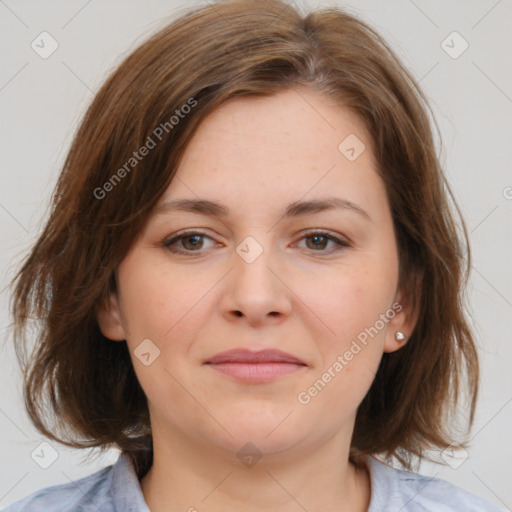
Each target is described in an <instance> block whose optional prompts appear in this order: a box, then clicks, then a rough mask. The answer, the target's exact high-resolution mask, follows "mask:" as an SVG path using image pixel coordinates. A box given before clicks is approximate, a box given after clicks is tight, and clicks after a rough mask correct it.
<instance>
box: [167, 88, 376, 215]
mask: <svg viewBox="0 0 512 512" xmlns="http://www.w3.org/2000/svg"><path fill="white" fill-rule="evenodd" d="M346 141H348V143H347V142H346ZM347 145H348V146H352V147H353V148H354V151H355V152H356V153H355V155H356V158H355V159H354V158H353V153H354V152H352V153H348V156H349V157H350V158H347V154H346V152H345V153H344V151H346V149H347ZM349 149H350V147H349ZM336 192H339V193H340V194H342V195H344V196H350V197H348V199H349V200H353V201H354V202H364V203H366V204H369V203H372V202H374V203H375V202H377V203H382V201H383V194H384V195H385V190H384V186H383V183H382V181H381V178H380V177H379V176H378V174H377V172H376V170H375V163H374V160H373V153H372V150H371V140H370V138H369V135H368V133H367V131H366V129H365V126H364V123H363V122H362V121H361V120H360V119H359V117H358V116H357V115H356V114H355V113H353V112H352V111H350V110H349V109H347V108H344V107H342V106H339V105H334V104H333V103H332V102H330V101H328V100H326V99H325V98H324V97H322V96H320V95H318V94H317V93H314V92H311V91H309V90H304V89H301V90H299V89H291V90H287V91H282V92H280V93H278V94H275V95H272V96H260V97H254V96H247V97H244V96H242V97H237V98H233V99H230V100H228V101H227V102H225V103H223V104H222V105H220V106H219V107H217V109H215V110H214V111H213V112H212V113H211V114H210V115H209V116H207V117H206V118H205V119H204V120H203V121H202V123H201V124H200V125H199V127H198V129H197V130H196V132H195V134H194V136H193V137H192V139H191V140H190V141H189V144H188V146H187V149H186V151H185V153H184V155H183V158H182V160H181V162H180V165H179V167H178V169H177V172H176V175H175V177H174V179H173V181H172V182H171V184H170V186H169V188H168V190H167V191H166V192H165V193H164V195H163V197H162V199H161V201H160V203H162V202H165V201H168V200H169V199H171V198H184V197H187V198H196V199H197V198H202V199H203V198H205V199H213V200H218V201H221V202H224V203H229V204H230V205H237V204H238V206H240V207H246V208H247V207H249V205H252V206H254V207H256V206H258V205H259V206H260V207H261V206H265V207H271V206H272V205H273V204H276V207H279V208H281V207H282V204H283V203H285V202H286V203H287V204H288V203H289V202H290V201H292V200H300V199H302V198H307V199H312V198H314V197H315V196H318V197H319V196H325V195H332V194H333V193H336ZM305 196H307V197H305ZM235 209H236V206H235Z"/></svg>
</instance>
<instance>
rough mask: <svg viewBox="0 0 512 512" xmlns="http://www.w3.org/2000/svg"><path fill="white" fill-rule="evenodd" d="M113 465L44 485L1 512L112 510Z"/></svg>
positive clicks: (88, 511)
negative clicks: (68, 479)
mask: <svg viewBox="0 0 512 512" xmlns="http://www.w3.org/2000/svg"><path fill="white" fill-rule="evenodd" d="M112 468H113V466H108V467H106V468H103V469H101V470H99V471H97V472H96V473H93V474H92V475H89V476H86V477H84V478H81V479H79V480H75V481H73V482H69V483H65V484H60V485H53V486H51V487H45V488H44V489H40V490H39V491H35V492H33V493H31V494H29V495H28V496H26V497H25V498H23V499H21V500H19V501H16V502H15V503H13V504H12V505H9V506H8V507H7V508H5V509H4V511H3V512H40V511H42V510H45V511H48V512H51V511H57V510H58V511H59V512H72V511H73V512H75V511H80V512H93V511H94V512H97V511H98V510H101V511H102V512H110V511H113V510H114V508H113V506H112V498H111V494H110V492H109V491H110V488H111V480H112V472H113V471H112Z"/></svg>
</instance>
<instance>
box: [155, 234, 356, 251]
mask: <svg viewBox="0 0 512 512" xmlns="http://www.w3.org/2000/svg"><path fill="white" fill-rule="evenodd" d="M194 235H199V236H203V237H206V238H210V240H211V239H212V238H211V237H210V236H208V235H207V234H206V233H203V232H201V231H186V232H183V233H178V234H177V235H176V236H173V237H172V238H171V239H169V240H164V241H163V243H162V245H163V246H164V247H166V248H167V249H168V250H169V251H170V252H172V253H174V254H183V255H191V254H197V255H202V254H203V253H204V251H205V250H206V249H205V250H199V251H190V250H182V249H176V248H173V247H172V246H173V245H174V244H175V243H176V242H178V241H179V240H181V239H183V238H186V237H189V236H194ZM313 236H321V237H323V238H327V239H328V240H330V241H332V242H334V243H335V244H336V245H337V246H336V247H335V248H334V249H332V250H330V251H315V250H313V249H310V250H311V251H313V252H318V253H320V254H322V253H323V254H331V253H333V252H338V251H341V250H344V249H345V248H348V247H350V244H348V243H347V242H344V241H343V240H340V239H339V238H337V237H335V236H333V235H332V234H330V233H329V232H328V231H322V230H309V231H306V232H304V233H303V236H302V238H301V240H302V239H304V238H311V237H313Z"/></svg>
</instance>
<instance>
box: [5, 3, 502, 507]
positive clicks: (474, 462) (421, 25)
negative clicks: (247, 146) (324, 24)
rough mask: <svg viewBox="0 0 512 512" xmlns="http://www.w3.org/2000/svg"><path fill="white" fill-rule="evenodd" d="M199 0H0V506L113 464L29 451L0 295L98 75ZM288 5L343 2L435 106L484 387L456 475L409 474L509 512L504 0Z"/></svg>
mask: <svg viewBox="0 0 512 512" xmlns="http://www.w3.org/2000/svg"><path fill="white" fill-rule="evenodd" d="M205 3H206V1H203V2H187V3H186V4H185V3H184V2H181V3H178V2H174V1H170V0H167V1H164V0H144V1H142V0H137V1H135V0H130V1H126V0H109V1H98V0H89V1H86V0H72V1H70V0H67V1H64V0H46V1H44V2H38V1H36V0H33V1H15V0H0V55H1V66H0V119H1V126H0V130H1V131H0V141H1V152H0V155H1V157H0V169H1V187H0V225H1V233H0V244H1V248H2V250H1V256H0V258H1V260H0V264H1V266H2V269H3V272H2V273H1V274H0V276H1V279H2V280H1V283H0V289H1V296H0V301H1V304H0V315H1V316H0V318H1V324H0V327H1V331H0V332H1V345H0V347H1V349H0V354H1V357H0V389H1V402H0V432H1V436H0V476H1V477H0V507H4V506H6V505H8V504H10V503H11V502H13V501H15V500H17V499H20V498H21V497H23V496H25V495H27V494H28V493H29V492H32V491H35V490H37V489H40V488H42V487H46V486H49V485H53V484H58V483H65V482H69V481H71V480H76V479H77V478H80V477H82V476H85V475H88V474H90V473H92V472H94V471H97V470H98V469H99V468H101V467H104V466H106V465H108V464H111V463H112V462H114V461H115V460H116V458H117V456H118V452H116V451H112V452H110V453H109V454H108V455H107V456H105V457H104V458H102V459H98V460H95V461H93V462H89V463H87V462H85V461H84V452H80V451H75V450H71V449H67V448H64V447H62V446H61V445H59V444H56V443H53V442H51V443H50V444H51V446H52V449H53V450H55V453H56V456H57V459H56V460H55V462H53V464H51V465H50V467H48V468H47V469H43V468H42V467H40V465H38V464H37V463H36V462H35V461H34V459H33V456H31V454H33V453H34V450H36V453H37V450H38V449H40V448H39V445H40V443H41V442H43V441H45V439H44V438H43V437H42V436H41V435H40V434H38V432H37V431H36V430H35V429H34V428H33V427H32V426H31V424H30V422H29V420H28V417H27V414H26V412H25V410H24V405H23V399H22V394H21V379H20V370H19V368H18V365H17V361H16V359H15V356H14V351H13V349H12V347H11V341H10V338H8V335H9V332H10V330H9V323H10V318H9V316H8V308H7V306H8V291H7V290H6V289H5V287H6V285H7V282H8V280H9V279H10V278H11V277H12V273H13V271H14V269H15V268H16V266H17V264H18V263H19V261H20V258H21V257H22V255H23V254H25V252H26V251H27V250H28V248H29V247H30V246H31V245H32V244H33V242H34V241H35V240H36V237H37V234H38V232H39V230H40V228H41V224H42V221H43V219H44V214H45V213H46V211H47V206H48V200H49V197H50V193H51V191H52V188H53V185H54V183H55V181H56V178H57V176H58V173H59V171H60V167H61V165H62V163H63V160H64V157H65V155H66V151H67V149H68V147H69V144H70V142H71V137H72V134H73V133H74V131H75V128H76V126H77V123H78V121H79V120H80V117H81V115H82V114H83V112H84V110H85V108H86V107H87V106H88V104H89V103H90V101H91V100H92V98H93V96H94V93H95V91H97V90H98V88H99V86H100V84H101V83H102V82H103V81H104V79H105V78H106V76H107V73H108V72H109V71H110V70H111V69H112V68H113V66H115V65H117V64H118V63H119V62H120V61H121V60H122V59H123V58H124V57H125V56H126V55H127V54H128V53H129V52H130V51H131V50H133V49H134V48H135V47H136V46H137V45H138V44H139V43H140V42H142V41H143V40H144V39H146V38H147V37H148V35H149V34H150V33H152V32H154V31H155V30H157V29H158V28H160V27H161V26H162V25H163V24H164V23H165V20H166V19H168V18H169V17H173V16H175V15H176V12H177V9H181V8H183V7H184V6H194V5H201V4H205ZM297 4H298V5H300V6H302V7H303V8H304V9H308V8H309V7H315V6H320V5H322V6H326V5H340V6H344V7H346V8H347V9H348V10H349V11H350V12H352V13H355V14H358V15H359V16H361V17H362V18H363V19H365V20H366V21H368V22H369V23H371V24H372V25H373V26H374V27H375V28H377V29H378V30H379V31H380V33H381V34H382V35H383V36H384V37H385V38H386V39H387V41H388V42H389V43H390V44H391V45H392V47H393V48H394V49H395V50H396V51H397V52H398V54H399V55H400V56H401V57H402V59H403V60H404V62H405V64H406V65H407V66H408V67H409V69H410V70H411V71H412V73H413V75H414V76H415V77H416V78H417V79H418V80H420V84H421V86H422V88H423V90H424V91H425V93H426V94H427V97H428V98H429V100H430V102H431V104H432V107H433V109H434V113H435V116H436V119H437V121H438V124H439V127H440V130H441V135H442V140H443V143H444V149H443V153H442V159H443V160H442V161H443V163H444V167H445V169H446V173H447V176H448V179H449V182H450V184H451V185H452V187H453V190H454V192H455V195H456V199H457V201H458V202H459V204H460V206H461V208H462V211H463V214H464V216H465V219H466V221H467V225H468V228H469V231H470V233H471V235H470V236H471V245H472V251H473V257H474V262H473V268H472V274H471V280H470V286H469V297H470V305H469V308H468V313H469V314H470V316H471V318H472V322H473V326H474V328H475V332H476V335H477V338H478V344H479V351H480V356H481V361H482V387H481V394H480V400H479V404H478V410H477V417H476V421H475V427H474V429H473V431H472V432H473V433H472V441H471V446H470V448H469V450H468V457H467V459H465V460H463V461H462V463H461V464H460V465H458V467H455V466H456V465H457V464H452V465H451V466H450V465H448V466H440V465H436V464H433V463H423V464H422V465H421V467H420V472H422V473H424V474H428V475H432V476H434V475H435V476H437V477H439V478H443V479H446V480H448V481H450V482H453V483H455V484H457V485H459V486H461V487H463V488H465V489H467V490H469V491H471V492H474V493H475V494H478V495H480V496H482V497H483V498H485V499H487V500H489V501H491V502H493V503H495V504H496V505H498V506H500V507H506V508H508V509H511V508H512V486H511V485H510V483H511V481H512V480H511V476H512V471H511V469H510V460H511V459H512V441H511V436H510V432H511V429H510V426H511V424H512V378H511V376H510V375H511V371H510V370H511V363H512V340H511V336H510V332H511V330H512V314H511V313H512V270H511V263H510V262H511V261H512V258H511V252H512V250H511V249H512V237H511V235H512V215H511V214H512V173H511V161H512V154H511V147H512V140H511V135H512V65H511V61H510V48H512V37H511V30H510V20H511V19H512V5H511V2H510V1H502V0H499V1H496V0H481V1H475V0H473V1H462V0H458V1H451V2H445V1H442V0H436V1H422V0H414V1H412V0H393V1H389V2H380V1H379V0H371V1H370V0H367V1H361V2H356V1H349V2H342V1H339V2H331V3H328V2H317V1H307V2H306V1H302V2H301V1H299V0H298V1H297ZM42 32H48V33H49V34H50V35H51V38H53V39H54V40H55V41H56V43H57V44H58V48H57V49H56V50H55V51H54V52H53V53H52V54H51V55H50V56H48V57H47V58H42V57H41V56H40V54H39V53H37V52H36V51H35V50H34V49H33V47H32V46H31V45H32V42H33V41H36V42H37V41H38V40H40V39H38V38H40V37H48V36H40V34H41V33H42ZM453 32H457V33H458V34H453ZM47 41H49V42H51V40H50V39H47ZM53 44H55V43H53ZM466 45H468V46H467V48H466V49H465V51H462V50H464V48H465V47H466ZM45 47H46V49H47V50H48V51H49V50H50V49H51V46H50V44H47V45H46V46H45ZM40 51H41V50H40ZM46 450H47V452H46V453H48V450H50V448H48V447H46ZM50 452H51V453H53V451H51V450H50Z"/></svg>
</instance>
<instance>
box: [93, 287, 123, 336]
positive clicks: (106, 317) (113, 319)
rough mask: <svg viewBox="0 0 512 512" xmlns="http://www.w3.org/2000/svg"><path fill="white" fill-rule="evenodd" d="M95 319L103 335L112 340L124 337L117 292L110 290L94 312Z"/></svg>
mask: <svg viewBox="0 0 512 512" xmlns="http://www.w3.org/2000/svg"><path fill="white" fill-rule="evenodd" d="M96 319H97V321H98V326H99V328H100V331H101V333H102V334H103V336H105V337H106V338H108V339H110V340H113V341H124V340H125V339H126V334H125V329H124V327H123V323H122V320H121V310H120V308H119V298H118V296H117V292H115V291H112V292H110V294H109V296H108V298H107V299H105V300H104V301H103V302H102V303H101V305H100V307H99V309H98V312H97V313H96Z"/></svg>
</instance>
